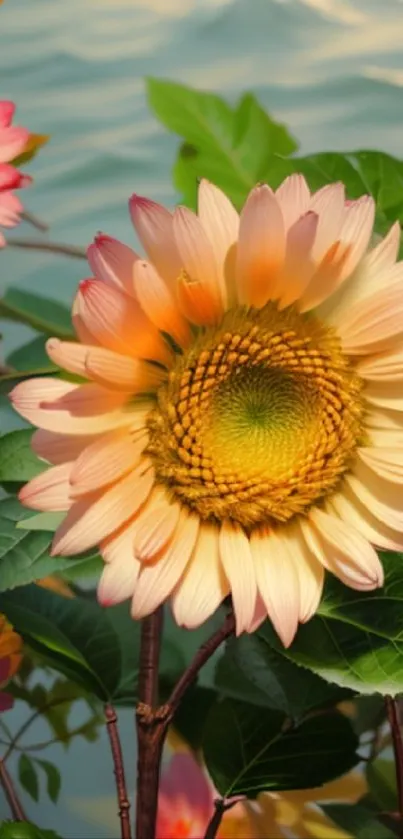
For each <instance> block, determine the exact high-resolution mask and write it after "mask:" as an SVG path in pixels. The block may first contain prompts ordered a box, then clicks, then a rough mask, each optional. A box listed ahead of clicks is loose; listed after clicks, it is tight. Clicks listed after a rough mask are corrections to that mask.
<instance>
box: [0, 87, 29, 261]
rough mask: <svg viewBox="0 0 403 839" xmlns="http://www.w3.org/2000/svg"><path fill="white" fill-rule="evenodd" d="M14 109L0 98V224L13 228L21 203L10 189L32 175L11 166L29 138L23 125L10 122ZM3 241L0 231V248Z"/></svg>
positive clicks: (16, 222) (18, 217) (22, 185)
mask: <svg viewBox="0 0 403 839" xmlns="http://www.w3.org/2000/svg"><path fill="white" fill-rule="evenodd" d="M14 111H15V105H14V103H13V102H9V101H7V100H4V99H0V227H15V226H16V225H17V224H19V222H20V221H21V212H22V210H23V206H22V203H21V201H20V199H19V198H18V197H17V196H16V195H15V193H14V192H13V190H14V189H19V188H21V187H24V186H28V184H30V183H31V178H30V177H28V176H27V175H23V174H22V173H21V172H19V170H18V169H17V168H16V167H15V166H14V165H13V161H14V160H15V159H16V158H17V157H19V155H20V154H21V153H22V152H23V151H24V149H25V147H26V145H27V142H28V140H29V131H28V130H27V129H26V128H20V127H19V126H13V125H12V124H11V123H12V119H13V116H14ZM4 244H5V239H4V236H3V235H2V234H1V233H0V247H1V246H2V245H4Z"/></svg>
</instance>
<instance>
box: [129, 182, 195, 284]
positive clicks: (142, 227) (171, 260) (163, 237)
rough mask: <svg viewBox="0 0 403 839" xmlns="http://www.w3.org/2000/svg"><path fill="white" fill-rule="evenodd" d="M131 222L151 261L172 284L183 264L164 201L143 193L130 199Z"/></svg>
mask: <svg viewBox="0 0 403 839" xmlns="http://www.w3.org/2000/svg"><path fill="white" fill-rule="evenodd" d="M129 208H130V214H131V217H132V222H133V224H134V227H135V229H136V231H137V235H138V237H139V239H140V241H141V243H142V245H143V247H144V248H145V250H146V251H147V254H148V256H149V257H150V260H151V262H152V263H153V264H154V265H155V267H156V269H157V271H158V273H159V274H160V276H161V277H163V278H164V279H165V280H167V281H168V282H169V283H171V284H173V283H174V282H175V281H176V279H177V277H178V276H179V274H180V272H181V270H182V268H183V263H182V260H181V257H180V255H179V251H178V248H177V245H176V242H175V237H174V233H173V224H172V215H171V213H170V212H169V211H168V210H166V209H165V207H163V206H162V205H161V204H157V203H156V201H150V200H149V199H148V198H143V197H141V196H140V195H132V197H131V199H130V201H129Z"/></svg>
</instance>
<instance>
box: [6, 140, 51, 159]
mask: <svg viewBox="0 0 403 839" xmlns="http://www.w3.org/2000/svg"><path fill="white" fill-rule="evenodd" d="M49 139H50V136H49V134H30V135H29V137H28V141H27V144H26V146H25V149H24V151H23V152H21V154H19V155H18V157H16V158H15V159H14V160H13V166H18V167H19V166H25V164H26V163H29V161H30V160H32V158H34V157H35V155H36V154H37V153H38V151H39V149H40V148H42V146H44V145H45V144H46V143H48V142H49Z"/></svg>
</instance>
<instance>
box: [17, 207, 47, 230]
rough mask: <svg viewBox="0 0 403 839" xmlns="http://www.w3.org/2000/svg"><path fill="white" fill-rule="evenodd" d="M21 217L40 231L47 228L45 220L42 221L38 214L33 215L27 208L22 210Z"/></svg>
mask: <svg viewBox="0 0 403 839" xmlns="http://www.w3.org/2000/svg"><path fill="white" fill-rule="evenodd" d="M21 218H22V220H23V221H26V222H28V224H32V227H35V228H36V229H37V230H40V231H41V233H46V231H47V230H49V225H48V224H46V222H45V221H42V219H40V218H38V216H34V214H33V213H30V212H29V210H23V211H22V213H21Z"/></svg>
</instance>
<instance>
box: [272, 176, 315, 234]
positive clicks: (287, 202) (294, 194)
mask: <svg viewBox="0 0 403 839" xmlns="http://www.w3.org/2000/svg"><path fill="white" fill-rule="evenodd" d="M275 194H276V198H277V201H278V204H279V206H280V209H281V212H282V216H283V220H284V228H285V230H286V232H287V231H288V230H289V229H290V228H291V227H292V226H293V225H294V224H295V223H296V222H297V221H298V219H299V218H300V217H301V216H303V215H304V214H305V213H306V212H307V211H308V207H309V203H310V198H311V194H310V192H309V187H308V184H307V182H306V180H305V178H304V176H303V175H299V174H293V175H289V176H288V178H285V180H284V181H283V182H282V184H280V186H279V188H278V189H276V193H275Z"/></svg>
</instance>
